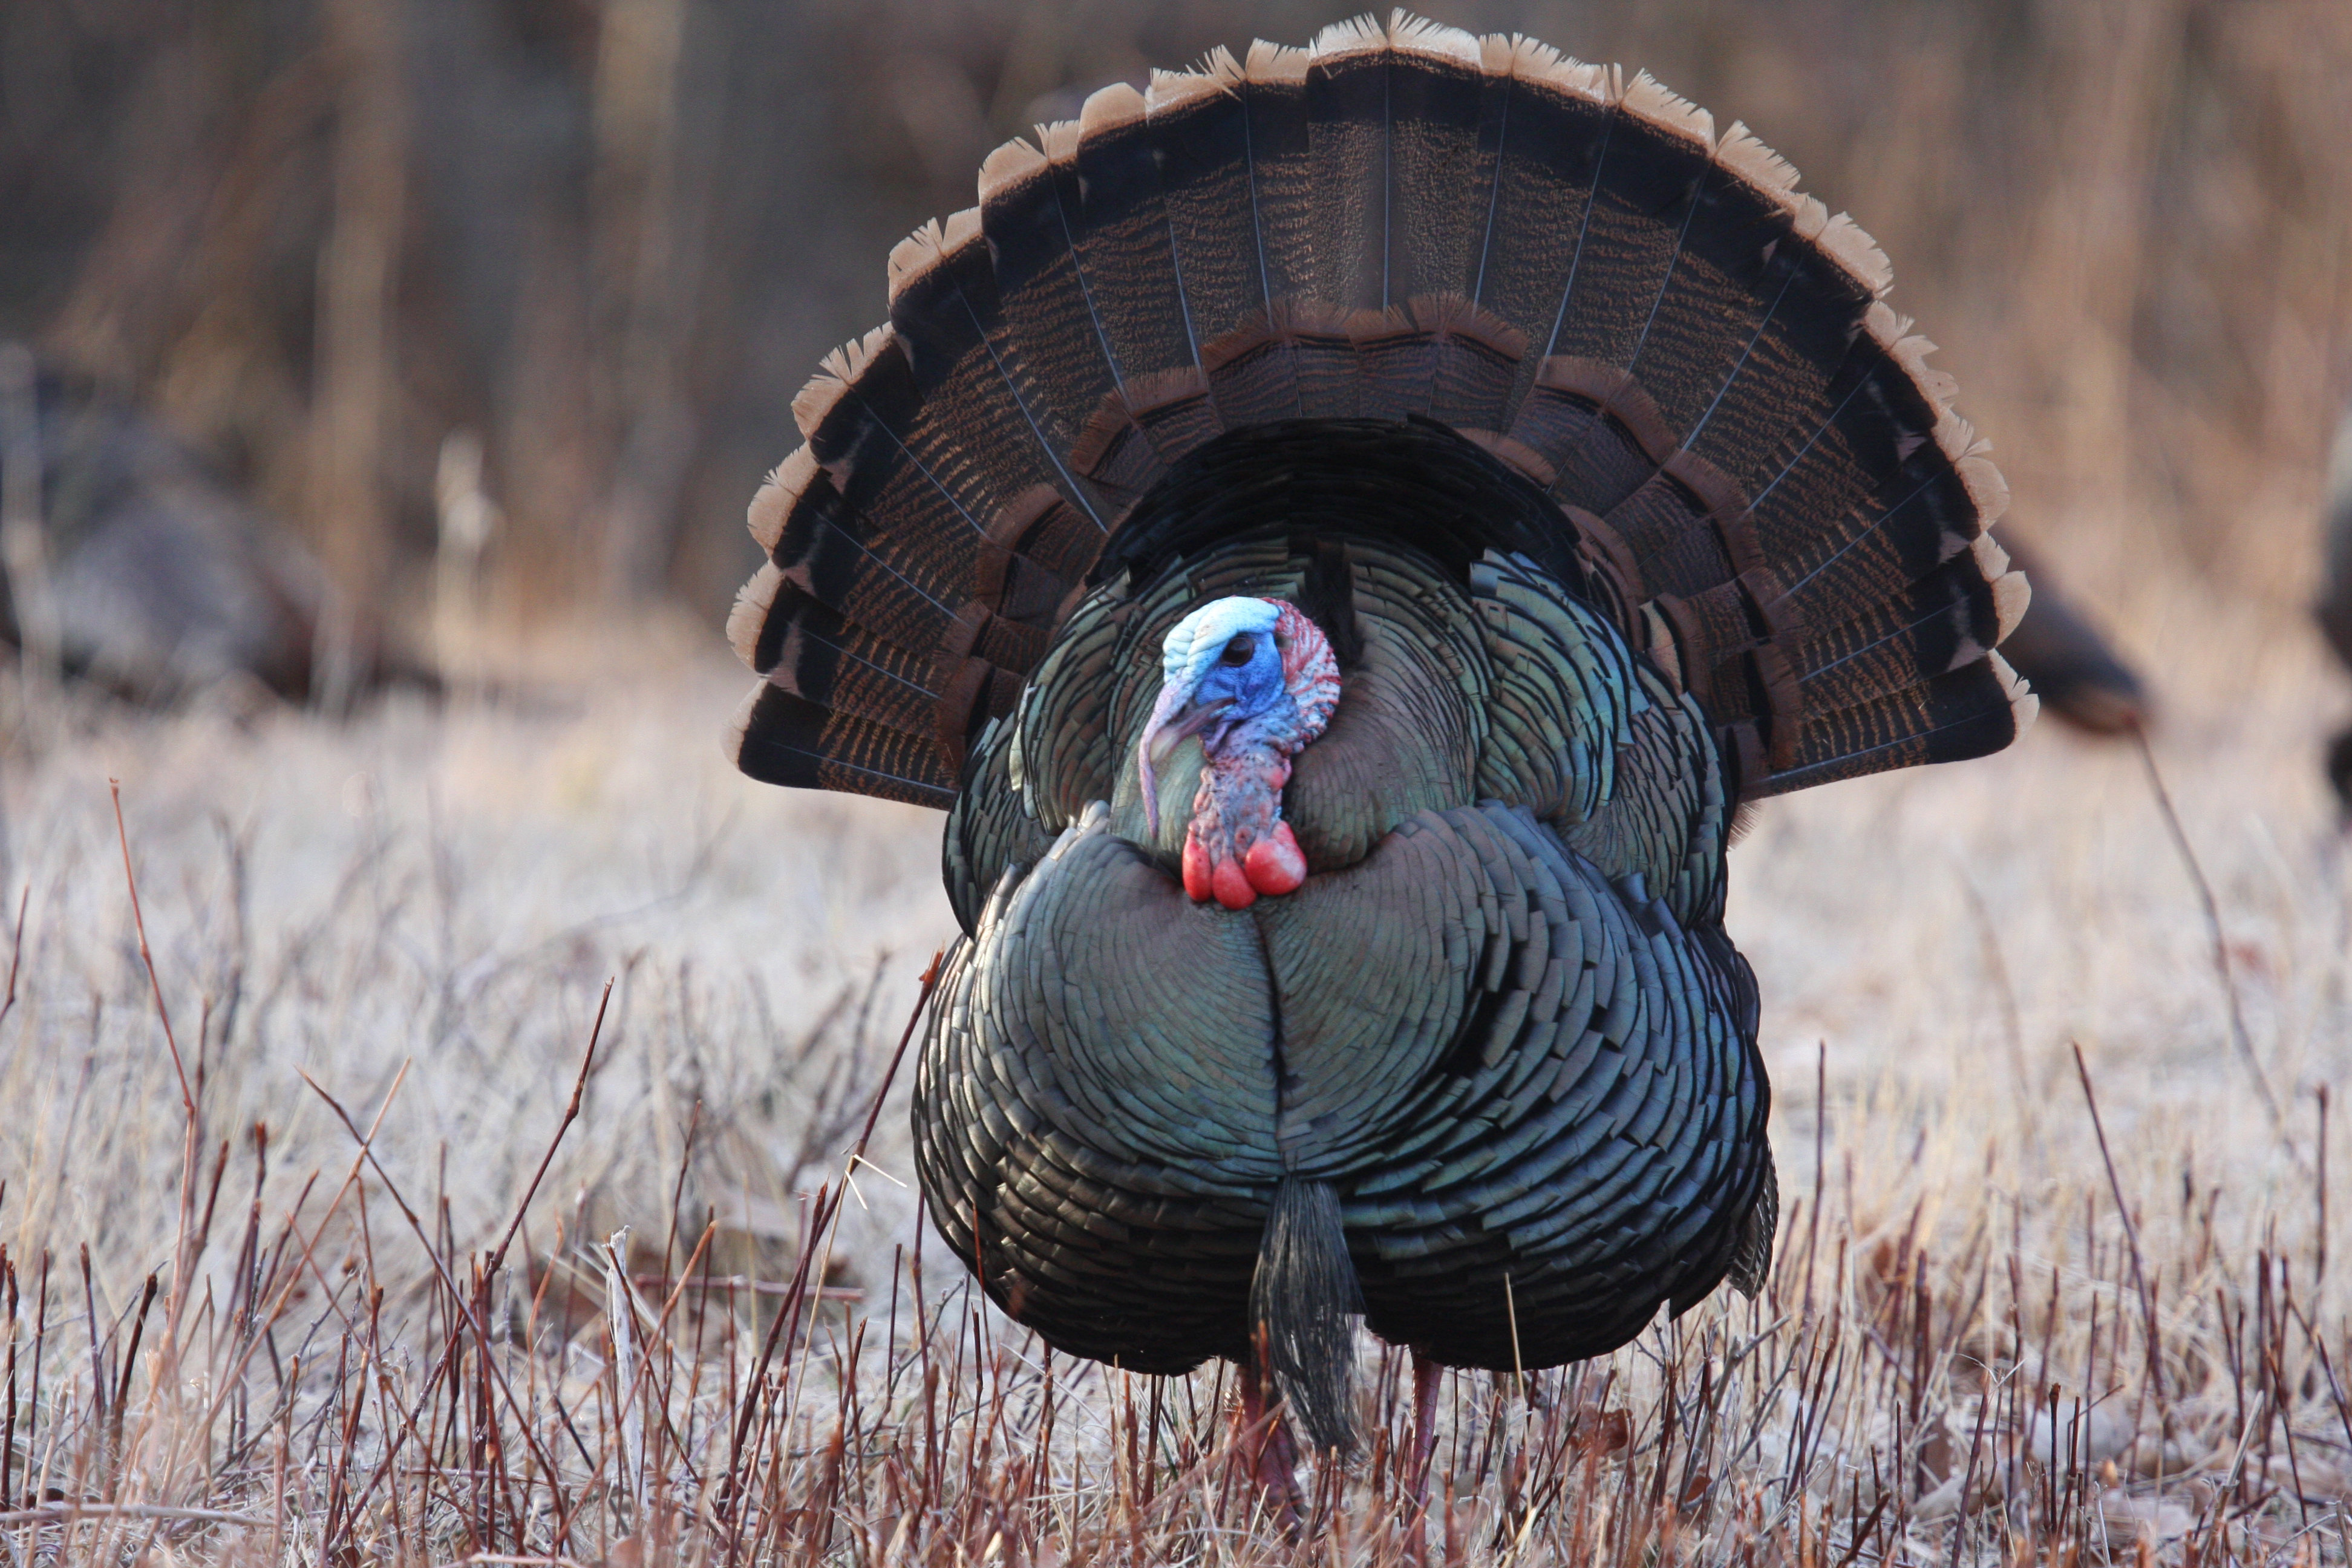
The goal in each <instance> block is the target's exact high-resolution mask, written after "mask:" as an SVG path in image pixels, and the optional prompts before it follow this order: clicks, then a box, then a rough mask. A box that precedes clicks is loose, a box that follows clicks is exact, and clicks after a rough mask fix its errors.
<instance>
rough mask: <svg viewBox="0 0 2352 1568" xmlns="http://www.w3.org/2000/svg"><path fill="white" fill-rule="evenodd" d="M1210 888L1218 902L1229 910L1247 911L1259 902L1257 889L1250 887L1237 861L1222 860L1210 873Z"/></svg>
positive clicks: (1248, 880)
mask: <svg viewBox="0 0 2352 1568" xmlns="http://www.w3.org/2000/svg"><path fill="white" fill-rule="evenodd" d="M1209 886H1210V888H1211V889H1212V890H1213V891H1214V892H1215V893H1216V895H1217V902H1219V903H1221V904H1223V905H1224V906H1225V908H1227V909H1229V910H1245V909H1247V908H1249V907H1250V906H1251V905H1252V904H1254V903H1255V902H1257V889H1255V888H1253V887H1251V886H1250V879H1249V878H1248V877H1247V876H1245V875H1244V873H1243V871H1242V868H1241V865H1240V863H1239V862H1237V861H1233V860H1220V861H1218V862H1217V865H1216V868H1215V869H1214V870H1213V871H1211V872H1210V873H1209Z"/></svg>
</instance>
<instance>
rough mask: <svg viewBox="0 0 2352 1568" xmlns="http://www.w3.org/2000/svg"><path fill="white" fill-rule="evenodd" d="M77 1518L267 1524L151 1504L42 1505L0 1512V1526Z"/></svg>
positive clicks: (239, 1516)
mask: <svg viewBox="0 0 2352 1568" xmlns="http://www.w3.org/2000/svg"><path fill="white" fill-rule="evenodd" d="M77 1519H164V1520H184V1521H193V1522H195V1523H199V1524H242V1525H247V1526H256V1525H264V1524H268V1522H269V1521H268V1520H266V1519H257V1518H255V1517H254V1516H253V1515H252V1514H249V1513H230V1512H228V1511H227V1510H224V1509H217V1508H167V1507H165V1506H164V1505H163V1504H162V1503H152V1502H45V1503H43V1504H41V1506H40V1507H38V1508H18V1509H10V1510H8V1511H7V1512H5V1513H0V1524H55V1523H59V1522H64V1521H71V1520H77Z"/></svg>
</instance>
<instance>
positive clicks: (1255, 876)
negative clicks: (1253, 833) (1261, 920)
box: [1242, 822, 1307, 897]
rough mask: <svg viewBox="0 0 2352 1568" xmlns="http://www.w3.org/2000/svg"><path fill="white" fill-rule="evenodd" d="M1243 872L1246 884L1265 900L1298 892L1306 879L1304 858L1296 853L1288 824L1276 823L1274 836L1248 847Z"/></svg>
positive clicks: (1295, 845)
mask: <svg viewBox="0 0 2352 1568" xmlns="http://www.w3.org/2000/svg"><path fill="white" fill-rule="evenodd" d="M1242 870H1243V871H1244V873H1245V874H1247V876H1248V878H1249V885H1250V886H1251V887H1253V888H1255V889H1257V890H1258V891H1259V892H1261V893H1264V894H1266V895H1267V896H1268V897H1273V896H1275V895H1276V894H1281V893H1287V892H1293V891H1295V890H1297V887H1298V885H1299V884H1300V883H1301V882H1304V881H1305V880H1307V857H1306V856H1305V855H1303V854H1301V853H1300V852H1299V848H1298V840H1297V838H1296V837H1293V836H1292V834H1291V831H1290V824H1288V823H1286V822H1277V823H1276V824H1275V825H1274V831H1273V833H1271V834H1269V835H1268V836H1267V837H1264V838H1261V839H1259V840H1258V841H1257V842H1256V843H1255V844H1253V845H1251V846H1250V847H1249V853H1248V854H1247V855H1245V856H1244V857H1243V858H1242Z"/></svg>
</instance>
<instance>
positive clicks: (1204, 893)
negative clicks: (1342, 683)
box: [1184, 601, 1339, 910]
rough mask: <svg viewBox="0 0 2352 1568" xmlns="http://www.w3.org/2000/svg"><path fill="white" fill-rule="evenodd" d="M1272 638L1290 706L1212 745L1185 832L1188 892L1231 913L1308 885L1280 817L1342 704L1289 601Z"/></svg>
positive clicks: (1330, 669) (1321, 649) (1323, 644)
mask: <svg viewBox="0 0 2352 1568" xmlns="http://www.w3.org/2000/svg"><path fill="white" fill-rule="evenodd" d="M1277 602H1279V601H1277ZM1275 637H1276V641H1277V642H1279V643H1280V644H1281V646H1282V649H1283V661H1282V662H1283V688H1284V696H1285V698H1286V700H1283V701H1280V702H1277V703H1276V704H1275V705H1274V706H1273V707H1272V708H1271V709H1269V710H1266V711H1265V712H1264V713H1260V714H1258V715H1256V716H1255V717H1254V718H1251V719H1247V720H1244V721H1243V722H1241V723H1239V724H1236V725H1234V727H1233V728H1232V729H1230V730H1228V731H1225V732H1224V733H1223V735H1220V736H1218V737H1216V739H1215V740H1214V741H1213V742H1212V743H1210V744H1209V745H1208V746H1207V754H1208V765H1207V766H1206V767H1204V768H1202V770H1201V787H1200V789H1199V791H1198V792H1197V793H1196V794H1195V795H1193V797H1192V823H1191V825H1190V826H1188V827H1187V828H1186V830H1185V834H1184V890H1185V891H1186V892H1187V893H1190V894H1191V895H1192V897H1193V899H1194V900H1198V901H1200V902H1202V903H1206V902H1207V901H1208V900H1210V899H1212V898H1213V899H1215V900H1217V902H1218V903H1220V904H1223V906H1224V907H1225V908H1227V909H1229V910H1245V909H1247V908H1249V906H1250V905H1251V904H1253V903H1255V902H1256V901H1257V900H1258V898H1259V896H1260V895H1265V896H1267V897H1275V896H1278V895H1280V894H1283V893H1288V892H1293V891H1295V890H1297V888H1298V886H1299V885H1300V884H1301V883H1303V882H1305V881H1306V880H1307V857H1306V856H1305V855H1304V854H1302V853H1301V852H1300V850H1299V847H1298V840H1297V837H1294V836H1293V835H1292V833H1291V831H1290V824H1288V823H1286V822H1285V821H1283V820H1282V791H1283V786H1285V785H1286V784H1289V782H1290V759H1291V758H1292V757H1293V756H1296V755H1297V753H1298V752H1299V751H1301V750H1302V749H1303V748H1305V747H1306V746H1307V744H1308V743H1309V742H1312V741H1313V740H1314V739H1315V738H1316V737H1317V736H1318V735H1320V734H1321V733H1322V732H1323V727H1324V725H1325V724H1327V723H1328V722H1329V721H1330V718H1331V710H1332V709H1333V708H1334V707H1336V706H1337V705H1338V703H1339V665H1338V663H1337V661H1335V660H1334V659H1333V658H1332V657H1331V645H1330V644H1329V643H1328V641H1326V640H1325V639H1324V637H1323V633H1322V631H1321V629H1320V628H1318V626H1316V625H1315V623H1314V622H1312V621H1310V620H1308V619H1307V617H1306V616H1302V615H1300V614H1299V613H1298V610H1297V607H1296V606H1294V605H1288V604H1284V605H1282V616H1281V619H1280V620H1279V621H1277V622H1276V626H1275Z"/></svg>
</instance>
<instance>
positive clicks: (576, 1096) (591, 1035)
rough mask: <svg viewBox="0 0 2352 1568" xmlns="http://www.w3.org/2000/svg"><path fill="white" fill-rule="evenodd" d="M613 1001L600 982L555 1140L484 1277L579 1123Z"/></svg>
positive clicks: (502, 1256)
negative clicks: (592, 1020) (593, 1018)
mask: <svg viewBox="0 0 2352 1568" xmlns="http://www.w3.org/2000/svg"><path fill="white" fill-rule="evenodd" d="M612 1000H613V982H612V981H611V980H610V979H609V978H608V979H606V980H605V982H604V995H602V996H600V997H598V998H597V999H596V1022H595V1023H594V1024H593V1026H590V1028H589V1030H588V1054H587V1055H585V1056H583V1057H582V1058H580V1076H579V1077H577V1078H575V1079H572V1100H571V1103H570V1104H568V1105H566V1106H565V1107H564V1108H563V1120H562V1121H559V1122H557V1123H556V1124H555V1136H554V1137H552V1138H551V1139H549V1140H548V1141H547V1152H546V1153H544V1154H542V1155H541V1156H540V1159H539V1169H538V1170H536V1171H533V1172H532V1173H531V1175H530V1186H528V1187H525V1188H524V1189H523V1194H522V1202H520V1203H519V1204H517V1205H515V1212H514V1219H513V1220H512V1221H511V1222H510V1223H509V1225H508V1226H507V1233H506V1235H504V1236H502V1237H499V1245H498V1250H497V1251H495V1252H493V1253H491V1254H490V1262H489V1267H488V1268H485V1269H484V1270H483V1273H485V1274H486V1275H495V1274H497V1273H498V1271H499V1266H500V1265H501V1264H503V1263H505V1262H506V1260H507V1248H508V1247H511V1246H512V1245H514V1238H515V1232H516V1231H518V1230H520V1229H521V1228H522V1221H523V1216H524V1215H527V1214H529V1213H530V1200H531V1199H532V1198H534V1197H536V1196H538V1195H539V1184H540V1183H541V1182H542V1181H544V1180H545V1179H546V1178H547V1168H548V1166H550V1165H551V1164H553V1163H555V1151H556V1148H557V1146H558V1145H560V1144H561V1143H562V1142H563V1135H564V1134H565V1133H566V1132H569V1131H572V1123H573V1122H574V1121H578V1120H579V1119H580V1097H581V1095H583V1093H585V1092H586V1091H587V1088H588V1074H589V1073H590V1072H591V1071H592V1070H593V1068H595V1066H596V1042H597V1040H598V1039H600V1038H602V1037H603V1036H604V1008H605V1006H606V1005H608V1004H609V1003H611V1001H612Z"/></svg>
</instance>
